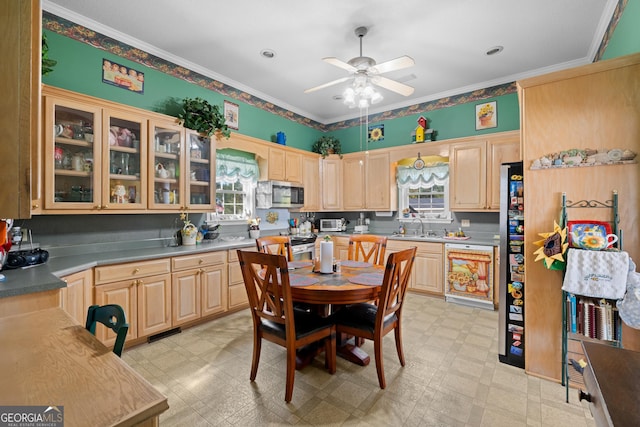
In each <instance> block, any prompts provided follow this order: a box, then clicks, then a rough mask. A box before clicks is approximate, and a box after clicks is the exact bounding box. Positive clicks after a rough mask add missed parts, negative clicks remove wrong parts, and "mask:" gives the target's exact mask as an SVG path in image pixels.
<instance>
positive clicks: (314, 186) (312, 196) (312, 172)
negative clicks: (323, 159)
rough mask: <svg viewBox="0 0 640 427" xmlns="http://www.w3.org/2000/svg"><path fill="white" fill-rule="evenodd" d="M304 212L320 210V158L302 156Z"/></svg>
mask: <svg viewBox="0 0 640 427" xmlns="http://www.w3.org/2000/svg"><path fill="white" fill-rule="evenodd" d="M302 186H303V187H304V210H305V211H318V210H320V160H319V157H318V156H302Z"/></svg>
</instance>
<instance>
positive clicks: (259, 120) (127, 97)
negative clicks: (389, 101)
mask: <svg viewBox="0 0 640 427" xmlns="http://www.w3.org/2000/svg"><path fill="white" fill-rule="evenodd" d="M639 24H640V0H628V2H627V4H626V7H625V9H624V13H623V15H622V16H621V18H620V20H619V22H618V24H617V26H616V29H615V31H614V33H613V35H612V36H611V38H610V40H609V43H608V45H607V48H606V50H605V52H604V54H603V57H602V59H609V58H613V57H617V56H622V55H627V54H630V53H635V52H639V51H640V25H639ZM44 32H45V33H46V35H47V38H48V42H49V47H50V51H49V52H50V57H51V58H53V59H55V60H57V61H58V64H57V65H56V67H55V69H54V71H53V73H51V74H49V75H48V76H45V77H43V82H44V83H45V84H48V85H51V86H57V87H61V88H64V89H68V90H72V91H75V92H80V93H85V94H88V95H92V96H95V97H98V98H103V99H108V100H111V101H114V102H119V103H124V104H128V105H131V106H134V107H138V108H143V109H146V110H152V111H158V112H162V113H165V114H170V115H176V114H177V112H178V111H179V105H180V102H181V100H182V99H183V98H185V97H196V96H199V97H202V98H205V99H207V100H208V101H209V102H211V103H213V104H218V105H222V103H223V100H224V99H225V97H224V96H223V95H221V94H219V93H217V92H214V91H211V90H208V89H205V88H202V87H200V86H197V85H195V84H192V83H189V82H186V81H184V80H181V79H179V78H176V77H173V76H171V75H168V74H165V73H163V72H160V71H158V70H155V69H152V68H148V67H145V66H143V65H140V64H138V63H135V62H132V61H129V60H127V59H124V58H122V57H119V56H116V55H114V54H111V53H109V52H106V51H104V50H101V49H98V48H95V47H92V46H90V45H88V44H85V43H81V42H78V41H76V40H73V39H71V38H68V37H66V36H62V35H60V34H57V33H54V32H51V31H48V30H44ZM103 58H106V59H109V60H112V61H114V62H117V63H120V64H122V65H125V66H127V67H131V68H133V69H136V70H140V71H143V72H144V73H145V89H144V94H142V95H140V94H136V93H131V92H128V91H126V90H124V89H120V88H116V87H113V86H110V85H107V84H104V83H102V69H101V64H102V59H103ZM226 99H230V100H231V101H233V102H235V103H237V104H239V106H240V129H239V131H238V132H239V133H241V134H244V135H249V136H252V137H255V138H259V139H263V140H267V141H270V140H271V141H273V140H274V138H275V134H276V132H278V131H283V132H285V133H286V135H287V145H288V146H292V147H296V148H300V149H304V150H310V149H311V145H312V144H313V142H314V141H315V140H316V139H318V137H319V136H320V135H322V132H321V131H319V130H316V129H313V128H311V127H308V126H305V125H304V124H301V123H298V122H295V121H292V120H289V119H288V118H285V117H282V116H279V115H277V114H274V113H271V112H268V111H264V110H262V109H260V108H257V107H254V106H252V105H249V104H246V103H243V102H242V101H240V100H237V99H231V98H226ZM487 101H496V102H497V107H498V108H497V110H498V126H497V127H496V128H493V129H487V130H482V131H476V130H475V106H476V105H477V104H479V103H481V102H487ZM519 114H520V112H519V106H518V97H517V94H516V93H511V94H507V95H502V96H497V97H494V98H488V99H484V100H481V101H474V102H468V103H463V104H458V105H454V106H451V107H447V108H441V109H438V110H433V111H428V112H426V111H425V112H420V113H417V114H412V115H407V116H404V117H397V118H395V119H389V120H384V121H377V120H376V116H375V115H372V116H371V122H370V123H369V124H384V132H385V135H384V141H379V142H372V143H370V144H369V147H368V148H369V149H375V148H384V147H394V146H399V145H407V144H411V143H412V141H411V133H412V131H413V130H414V129H415V127H416V125H417V122H416V121H417V119H418V118H419V117H420V116H424V117H426V118H427V119H428V120H429V127H430V128H432V129H434V130H435V131H436V132H437V134H436V138H435V140H436V141H441V140H445V139H451V138H459V137H465V136H472V135H479V134H483V133H493V132H503V131H509V130H516V129H519V127H520V120H519ZM361 133H362V136H361ZM329 134H330V135H333V136H335V137H337V138H338V139H340V141H341V142H342V147H343V152H345V153H349V152H355V151H360V146H361V142H360V141H361V139H362V147H363V149H365V148H367V144H366V129H365V126H362V127H360V126H354V127H350V128H345V129H340V130H335V131H331V132H329Z"/></svg>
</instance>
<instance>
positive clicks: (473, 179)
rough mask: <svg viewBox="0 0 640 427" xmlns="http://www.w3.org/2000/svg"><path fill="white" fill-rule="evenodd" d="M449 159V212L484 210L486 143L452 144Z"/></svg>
mask: <svg viewBox="0 0 640 427" xmlns="http://www.w3.org/2000/svg"><path fill="white" fill-rule="evenodd" d="M449 158H450V162H451V169H450V174H451V175H450V193H451V195H450V197H451V210H452V211H455V210H459V211H465V210H484V209H485V207H486V200H487V151H486V141H480V142H468V143H461V144H452V145H451V149H450V152H449Z"/></svg>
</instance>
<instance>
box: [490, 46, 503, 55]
mask: <svg viewBox="0 0 640 427" xmlns="http://www.w3.org/2000/svg"><path fill="white" fill-rule="evenodd" d="M502 49H504V47H502V46H494V47H492V48H491V49H489V50H488V51H487V55H488V56H491V55H495V54H497V53H500V52H502Z"/></svg>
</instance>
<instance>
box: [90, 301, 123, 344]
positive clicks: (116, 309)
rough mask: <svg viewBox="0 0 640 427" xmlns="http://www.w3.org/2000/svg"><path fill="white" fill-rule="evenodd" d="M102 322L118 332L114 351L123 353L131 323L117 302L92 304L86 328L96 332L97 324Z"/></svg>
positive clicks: (93, 332)
mask: <svg viewBox="0 0 640 427" xmlns="http://www.w3.org/2000/svg"><path fill="white" fill-rule="evenodd" d="M98 323H102V324H103V325H105V326H106V327H107V328H109V329H111V330H112V331H113V332H115V333H116V341H115V343H114V345H113V352H114V353H115V354H117V355H118V356H121V355H122V350H123V349H124V341H125V339H126V337H127V333H128V332H129V324H128V323H127V318H126V316H125V313H124V310H123V308H122V307H121V306H119V305H117V304H106V305H103V306H100V305H92V306H91V307H89V309H88V310H87V322H86V324H85V328H86V329H87V330H88V331H89V332H91V333H92V334H93V335H95V334H96V325H97V324H98Z"/></svg>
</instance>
